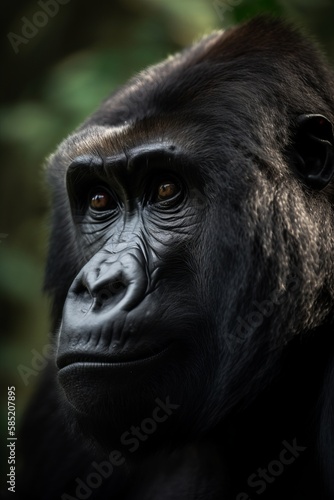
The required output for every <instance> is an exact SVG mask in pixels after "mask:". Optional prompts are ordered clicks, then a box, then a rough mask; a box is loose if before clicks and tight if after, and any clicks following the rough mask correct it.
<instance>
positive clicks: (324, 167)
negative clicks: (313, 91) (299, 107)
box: [294, 115, 334, 190]
mask: <svg viewBox="0 0 334 500" xmlns="http://www.w3.org/2000/svg"><path fill="white" fill-rule="evenodd" d="M294 151H295V155H294V156H295V160H296V167H297V169H298V172H299V174H300V175H301V176H302V178H303V179H304V181H305V183H306V184H307V185H308V186H309V187H311V188H313V189H317V190H321V189H323V188H325V187H326V186H327V184H328V183H329V182H330V180H331V178H332V176H333V174H334V136H333V126H332V123H331V122H330V121H329V120H328V119H327V118H326V117H325V116H322V115H301V116H299V117H298V119H297V130H296V136H295V145H294Z"/></svg>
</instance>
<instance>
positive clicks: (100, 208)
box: [89, 188, 116, 212]
mask: <svg viewBox="0 0 334 500" xmlns="http://www.w3.org/2000/svg"><path fill="white" fill-rule="evenodd" d="M115 205H116V204H115V200H114V198H113V197H112V195H111V194H110V193H109V192H108V191H107V190H106V189H104V188H94V189H93V190H92V191H91V192H90V194H89V207H90V208H91V209H92V210H94V211H95V212H105V211H107V210H111V209H113V208H115Z"/></svg>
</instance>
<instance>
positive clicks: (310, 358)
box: [17, 16, 334, 500]
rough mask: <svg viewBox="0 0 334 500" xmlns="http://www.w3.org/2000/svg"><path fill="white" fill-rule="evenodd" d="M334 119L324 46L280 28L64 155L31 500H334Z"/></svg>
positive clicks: (84, 129) (32, 443)
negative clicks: (48, 356) (50, 351)
mask: <svg viewBox="0 0 334 500" xmlns="http://www.w3.org/2000/svg"><path fill="white" fill-rule="evenodd" d="M333 123H334V78H333V74H332V73H331V70H330V69H329V67H328V65H327V63H326V62H325V61H324V59H323V57H322V55H321V53H320V52H319V51H318V49H317V48H316V47H315V46H314V45H313V43H312V42H310V41H308V39H307V38H305V37H304V35H302V34H300V33H299V31H298V30H296V29H295V28H294V27H291V26H290V25H289V23H286V22H285V21H283V20H279V19H272V18H268V17H266V16H260V17H257V18H254V19H252V20H250V21H248V22H246V23H244V24H241V25H239V26H237V27H233V28H231V29H229V30H227V31H225V32H221V31H218V32H214V33H213V34H211V35H209V36H206V37H205V38H203V39H202V40H201V41H199V42H198V43H196V44H194V45H193V46H192V47H190V48H187V49H185V50H184V51H182V52H181V53H179V54H177V55H175V56H174V57H170V58H168V59H167V60H166V61H164V62H162V63H160V64H157V65H155V66H153V67H150V68H148V69H147V70H145V71H143V72H141V73H140V74H138V75H137V76H135V77H134V78H133V79H131V80H130V81H129V83H127V84H126V85H125V86H124V87H122V88H120V89H119V90H117V91H116V92H115V93H114V94H113V95H112V96H111V97H110V98H108V99H107V100H106V101H105V102H103V104H102V105H101V107H100V108H99V109H98V110H97V111H96V112H94V113H93V114H92V115H91V116H90V117H89V118H88V119H87V120H86V121H85V123H84V124H83V125H82V126H80V127H79V128H78V129H77V130H76V131H75V132H74V134H72V135H70V136H69V137H68V138H67V139H65V141H64V142H63V143H62V144H61V145H60V146H59V147H58V149H57V151H56V152H55V153H54V154H53V155H52V156H51V158H50V159H49V162H48V166H47V179H48V183H49V185H50V187H51V191H52V206H53V211H52V232H51V238H50V248H49V257H48V262H47V269H46V280H45V289H46V291H47V293H48V294H49V296H50V297H51V298H52V318H53V345H54V351H55V355H54V361H53V362H50V364H49V367H48V368H47V369H46V370H45V371H44V372H43V374H41V375H40V380H39V382H40V385H39V388H38V390H37V392H36V395H35V397H34V399H33V401H32V402H31V404H30V407H29V410H28V412H27V414H26V416H25V419H24V423H23V424H22V429H21V436H20V439H19V441H18V445H20V446H21V461H22V467H21V469H20V472H18V476H17V495H18V498H28V497H29V498H34V499H35V500H58V499H62V500H73V499H77V500H79V499H88V498H89V499H111V498H112V499H113V500H121V499H122V500H123V499H124V500H135V499H138V500H167V499H168V500H171V499H176V500H185V499H187V500H190V499H191V500H195V499H196V500H216V499H219V500H232V499H233V500H254V499H257V498H261V499H264V500H266V499H270V500H274V499H280V500H281V499H282V498H286V499H288V500H305V499H312V500H314V499H318V500H319V499H321V500H322V499H331V500H333V498H334V331H333V312H334V257H333V251H334V214H333V203H334V189H333V186H334V181H333V173H334V136H333Z"/></svg>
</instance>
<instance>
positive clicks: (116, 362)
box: [57, 346, 170, 370]
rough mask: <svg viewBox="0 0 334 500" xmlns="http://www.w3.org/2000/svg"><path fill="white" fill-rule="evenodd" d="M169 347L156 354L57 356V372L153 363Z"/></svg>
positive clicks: (76, 354)
mask: <svg viewBox="0 0 334 500" xmlns="http://www.w3.org/2000/svg"><path fill="white" fill-rule="evenodd" d="M169 349H170V346H167V347H165V348H163V349H162V350H159V351H157V352H153V354H152V353H150V354H149V353H148V352H146V353H142V354H140V353H138V352H130V353H126V354H123V355H122V354H114V355H112V354H111V355H105V354H101V355H99V354H97V355H93V356H92V355H91V354H85V353H82V354H78V353H75V354H71V353H69V354H68V353H67V354H63V355H61V356H59V358H58V359H57V366H58V369H59V370H62V369H64V368H66V367H68V366H72V365H77V366H92V367H93V366H96V368H103V367H108V366H135V365H137V364H142V363H143V364H144V363H148V362H150V361H153V360H155V359H157V358H159V357H160V356H162V355H163V354H165V353H166V352H167V351H169Z"/></svg>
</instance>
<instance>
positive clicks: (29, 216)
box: [0, 0, 334, 452]
mask: <svg viewBox="0 0 334 500" xmlns="http://www.w3.org/2000/svg"><path fill="white" fill-rule="evenodd" d="M55 2H56V0H16V1H15V2H13V1H11V0H3V2H2V14H1V20H0V25H1V34H2V37H1V40H2V45H1V61H2V77H1V84H2V87H3V88H2V92H1V93H0V100H1V102H0V140H1V146H2V148H1V151H2V159H1V166H0V187H1V197H0V330H1V337H0V383H1V388H0V389H1V393H0V397H1V415H0V423H1V427H0V435H1V443H0V445H1V452H3V451H4V450H5V449H6V448H5V445H4V442H5V441H4V439H2V438H5V437H6V395H7V386H12V385H15V386H16V392H17V410H18V422H17V423H18V424H19V421H20V417H21V416H22V412H23V409H24V407H25V405H26V404H27V401H28V400H29V397H30V396H31V394H32V391H33V390H34V388H35V387H36V383H37V382H38V378H39V377H40V373H41V371H42V369H37V370H36V366H34V363H35V362H36V352H37V353H42V350H43V346H45V345H46V344H47V343H48V332H49V324H48V309H49V304H48V301H47V299H46V298H45V297H43V295H42V293H41V290H42V283H43V269H44V265H45V257H46V251H47V237H48V231H49V226H48V208H49V207H48V199H49V196H48V192H47V188H46V187H45V185H44V183H43V164H44V161H45V158H46V157H47V155H48V154H50V153H51V152H52V150H53V149H54V148H55V146H56V145H57V143H58V142H59V141H61V139H62V138H64V136H66V135H67V134H68V133H70V132H71V130H72V129H73V128H74V127H76V126H77V125H78V124H79V123H80V122H81V121H82V120H83V118H85V116H86V115H87V114H88V113H90V112H91V111H93V110H94V108H95V107H96V106H97V105H98V104H99V102H100V101H101V100H102V99H103V98H105V97H106V96H107V94H108V93H109V92H110V91H112V90H113V89H115V88H116V87H117V86H119V85H120V84H122V83H123V82H125V81H126V80H127V78H129V77H130V76H131V75H132V74H133V73H135V72H137V71H139V70H140V69H142V68H145V67H146V66H147V65H149V64H153V63H156V62H158V61H159V60H161V59H162V58H165V57H166V56H167V55H169V54H171V53H173V52H175V51H177V50H179V49H181V48H182V47H184V46H185V45H188V44H190V43H191V42H192V41H194V40H196V39H197V38H199V37H200V36H202V35H204V34H206V33H208V32H210V31H211V30H212V29H219V28H225V27H228V26H230V25H233V24H236V23H237V22H239V21H242V20H244V19H247V18H249V17H252V16H253V15H254V14H256V13H259V12H264V11H268V12H270V13H272V14H274V15H283V16H285V17H288V18H289V19H292V20H293V21H295V22H297V24H299V25H301V26H303V27H305V28H306V29H307V30H308V31H309V32H310V34H312V35H314V37H315V38H317V39H318V41H319V42H320V44H321V46H322V48H323V50H324V52H325V53H327V55H328V58H329V59H330V60H332V61H334V30H333V21H334V0H257V1H254V0H113V1H110V0H109V1H103V0H102V1H98V0H97V1H96V2H92V1H87V0H81V1H80V2H79V1H77V0H59V2H58V3H55ZM41 13H42V14H41ZM31 23H32V24H31ZM36 25H37V27H36ZM333 84H334V83H333ZM32 350H33V351H32ZM33 359H34V360H33ZM32 363H33V364H32ZM19 366H21V368H19V370H20V369H21V373H22V370H25V368H27V369H28V370H32V371H31V372H29V371H26V379H25V381H24V380H23V378H22V376H21V375H20V373H19V370H18V367H19ZM22 366H23V367H24V368H22ZM41 366H42V365H41Z"/></svg>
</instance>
